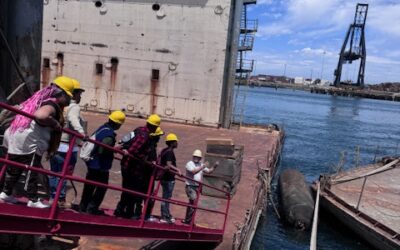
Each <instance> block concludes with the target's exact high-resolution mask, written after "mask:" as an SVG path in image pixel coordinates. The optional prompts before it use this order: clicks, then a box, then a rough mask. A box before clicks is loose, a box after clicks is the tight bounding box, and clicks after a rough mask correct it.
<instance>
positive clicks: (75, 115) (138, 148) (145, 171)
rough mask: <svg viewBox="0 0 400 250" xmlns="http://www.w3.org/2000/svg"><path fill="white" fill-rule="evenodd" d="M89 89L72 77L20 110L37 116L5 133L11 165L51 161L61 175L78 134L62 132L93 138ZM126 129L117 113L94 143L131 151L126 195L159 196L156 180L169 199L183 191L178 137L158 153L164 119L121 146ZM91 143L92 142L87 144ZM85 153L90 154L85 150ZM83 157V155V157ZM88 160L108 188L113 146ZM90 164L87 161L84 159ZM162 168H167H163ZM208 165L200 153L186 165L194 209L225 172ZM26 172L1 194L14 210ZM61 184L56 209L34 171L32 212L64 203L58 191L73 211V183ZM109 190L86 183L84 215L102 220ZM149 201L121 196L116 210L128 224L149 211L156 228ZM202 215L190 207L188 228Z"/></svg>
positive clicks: (154, 118) (9, 180) (91, 173)
mask: <svg viewBox="0 0 400 250" xmlns="http://www.w3.org/2000/svg"><path fill="white" fill-rule="evenodd" d="M84 91H85V90H84V89H82V88H81V86H80V83H79V82H78V81H77V80H75V79H72V78H70V77H66V76H60V77H57V78H56V79H54V80H53V82H52V84H51V85H50V86H48V87H45V88H43V89H41V90H39V91H37V92H35V93H34V95H33V96H32V97H30V98H29V99H27V100H26V101H25V102H23V103H22V104H20V109H21V110H22V111H24V112H26V113H28V114H31V115H33V117H34V119H33V120H32V119H30V118H28V117H26V116H22V115H17V116H16V117H15V118H14V120H13V121H12V123H11V124H10V126H9V127H8V128H7V130H6V131H5V134H4V140H3V146H4V147H5V148H6V149H7V157H8V159H9V160H11V161H15V162H18V163H22V164H24V165H29V166H32V167H39V168H41V167H42V165H41V161H42V157H43V155H46V156H47V159H49V160H50V169H51V171H53V172H55V173H58V174H60V173H61V172H62V171H63V165H64V162H65V159H66V156H67V152H68V151H69V149H70V146H71V144H70V143H71V139H72V137H73V135H71V134H69V133H61V128H63V127H64V128H68V129H71V130H73V131H75V132H77V133H80V134H82V135H83V136H84V137H86V138H88V136H89V135H88V134H87V132H86V128H85V126H84V120H83V119H82V116H81V114H80V106H79V102H80V100H81V95H82V93H83V92H84ZM124 122H125V114H124V112H123V111H121V110H116V111H113V112H112V113H111V114H110V115H109V116H108V121H107V122H106V123H104V124H103V125H101V126H100V127H98V128H97V129H96V130H95V132H94V133H93V134H92V135H91V136H90V138H91V139H95V140H96V141H98V142H100V143H102V144H105V145H108V146H109V147H113V148H116V149H119V150H122V152H124V155H123V158H122V160H121V174H122V188H124V189H128V190H132V191H135V192H140V193H143V194H146V193H147V192H148V190H149V188H150V190H151V191H152V193H153V189H154V181H153V182H152V183H150V182H151V176H152V175H155V176H156V177H157V179H158V180H159V181H160V184H161V187H162V198H164V199H166V200H167V199H170V198H171V197H172V193H173V190H174V186H175V175H176V174H178V175H182V173H181V171H180V170H179V168H177V164H176V157H175V153H174V149H176V148H177V147H178V137H177V135H176V134H173V133H170V134H168V135H167V136H166V139H165V143H166V147H165V148H164V149H163V150H161V152H160V154H157V143H158V142H159V140H160V137H161V136H162V135H164V132H163V131H162V130H161V127H160V123H161V119H160V117H159V116H158V115H156V114H152V115H150V116H149V117H148V118H147V120H146V125H145V126H141V127H138V128H136V129H134V130H133V131H132V132H131V133H129V134H128V135H126V136H124V137H123V138H122V140H121V141H119V142H117V140H116V133H115V131H116V130H118V129H119V128H120V127H121V126H122V124H123V123H124ZM80 143H81V141H80V140H75V143H74V144H73V148H72V154H71V157H70V160H69V163H68V169H67V173H68V174H72V173H73V171H74V167H75V165H76V162H77V159H78V152H79V144H80ZM85 143H88V142H85ZM82 151H83V150H82ZM81 155H82V152H81ZM89 156H90V157H88V158H85V163H86V166H87V173H86V180H89V181H94V182H100V183H103V184H108V181H109V170H110V169H111V167H112V163H113V159H114V152H113V151H112V150H109V149H107V148H106V147H102V146H99V145H97V144H93V145H92V147H91V149H90V152H89ZM82 159H83V158H82ZM155 164H157V165H159V166H161V168H158V167H155ZM208 165H209V164H208V163H207V162H206V163H203V162H202V153H201V151H200V150H198V149H197V150H195V151H194V152H193V155H192V160H191V161H189V162H188V163H187V164H186V177H188V178H187V179H186V188H185V191H186V194H187V196H188V199H189V203H190V204H192V205H193V204H194V203H195V201H196V199H197V195H198V193H199V183H201V181H202V176H203V173H204V172H205V173H210V172H212V171H214V169H215V167H217V166H218V162H216V163H215V164H214V166H212V167H208ZM24 171H25V170H24V169H22V168H18V167H15V166H8V167H7V170H6V175H5V180H4V187H3V190H2V192H1V193H0V200H2V201H3V202H8V203H17V202H18V200H17V199H16V198H15V197H14V196H13V189H14V187H15V184H16V183H17V182H18V180H19V178H20V176H21V175H22V173H23V172H24ZM59 181H60V178H59V177H57V176H50V178H49V187H50V199H49V202H48V204H46V203H45V202H43V201H42V200H41V199H39V198H38V192H37V191H38V173H37V172H35V171H28V172H27V173H26V180H25V190H26V194H27V197H28V199H29V201H28V203H27V206H28V207H34V208H48V207H49V206H50V205H51V204H52V203H53V202H54V199H55V198H56V192H57V189H58V187H59V185H61V189H60V195H59V198H58V204H57V205H58V206H59V207H62V208H67V207H69V206H70V204H67V202H66V180H64V181H63V182H62V183H61V184H60V183H59ZM106 191H107V188H106V187H104V186H99V185H92V184H89V183H85V184H84V187H83V191H82V197H81V201H80V204H79V210H80V211H81V212H84V213H89V214H96V215H101V214H103V213H104V212H103V210H101V209H99V207H100V205H101V203H102V201H103V199H104V197H105V194H106ZM144 201H145V199H144V197H143V196H141V195H134V194H131V193H128V192H121V197H120V201H119V202H118V204H117V207H116V208H115V210H114V215H115V216H117V217H123V218H133V219H138V218H140V217H141V216H142V213H143V212H144V213H145V215H144V217H145V219H146V220H148V221H156V220H157V219H156V218H155V217H153V216H151V213H152V210H153V207H154V200H152V199H149V200H148V203H147V209H146V211H142V210H143V203H144ZM194 211H195V209H194V208H193V207H188V208H187V211H186V217H185V219H184V220H182V223H185V224H190V223H191V221H192V218H193V213H194ZM160 222H162V223H174V222H175V218H174V217H173V216H172V215H171V212H170V207H169V203H168V202H165V201H163V202H161V218H160Z"/></svg>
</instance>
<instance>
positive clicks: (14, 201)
mask: <svg viewBox="0 0 400 250" xmlns="http://www.w3.org/2000/svg"><path fill="white" fill-rule="evenodd" d="M0 199H1V200H2V201H4V202H7V203H12V204H17V203H18V200H17V199H16V198H15V197H14V196H12V195H7V194H6V193H4V192H1V194H0Z"/></svg>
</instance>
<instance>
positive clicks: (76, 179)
mask: <svg viewBox="0 0 400 250" xmlns="http://www.w3.org/2000/svg"><path fill="white" fill-rule="evenodd" d="M0 162H2V163H5V164H6V165H13V166H15V167H18V168H23V169H26V170H31V171H34V172H38V173H41V174H47V175H52V176H55V177H59V178H62V177H63V175H62V174H58V173H56V172H53V171H51V170H47V169H42V168H37V167H33V166H28V165H25V164H22V163H19V162H14V161H10V160H6V159H3V158H0ZM65 177H66V178H65V179H68V180H73V181H78V182H82V183H87V184H92V185H96V186H100V187H105V188H109V189H113V190H117V191H121V192H126V193H130V194H134V195H138V196H141V197H145V198H152V199H155V200H158V201H165V202H169V203H172V204H175V205H178V206H184V207H193V208H196V207H195V206H194V205H191V204H189V203H186V202H182V201H179V200H174V199H169V200H168V199H164V198H161V197H157V196H147V194H143V193H140V192H137V191H133V190H130V189H125V188H120V187H118V186H115V185H112V184H104V183H101V182H97V181H91V180H86V179H84V178H81V177H76V176H73V175H68V174H66V175H65ZM197 209H200V210H204V211H208V212H213V213H218V214H225V213H224V212H221V211H218V210H212V209H208V208H202V207H197Z"/></svg>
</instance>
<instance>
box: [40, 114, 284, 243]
mask: <svg viewBox="0 0 400 250" xmlns="http://www.w3.org/2000/svg"><path fill="white" fill-rule="evenodd" d="M83 115H84V117H85V119H86V120H87V121H88V125H89V127H88V131H89V133H91V132H93V131H94V130H95V128H96V127H98V126H100V125H101V124H102V123H104V122H105V121H106V120H107V116H106V115H105V114H97V113H89V112H88V113H86V112H85V113H84V114H83ZM144 124H145V120H144V119H136V118H127V120H126V122H125V124H124V125H123V126H122V127H121V129H120V130H118V131H117V134H118V136H117V138H118V139H119V138H121V136H123V135H124V134H126V133H127V132H128V131H131V130H133V129H134V128H136V127H138V126H142V125H144ZM161 127H162V129H163V130H164V131H165V132H166V133H170V132H171V133H176V134H177V136H178V138H179V145H178V148H177V149H176V151H175V154H176V158H177V165H178V168H179V169H180V170H181V171H182V172H183V173H184V172H185V164H186V162H187V161H189V160H190V159H191V154H192V152H193V150H195V149H201V150H202V151H203V152H205V148H206V144H205V140H206V138H232V139H233V140H234V143H235V144H236V145H244V156H243V165H242V176H241V181H240V183H239V186H238V188H237V192H236V194H235V195H234V197H233V199H232V200H231V207H230V210H229V217H228V221H227V227H226V232H225V234H224V240H223V242H222V243H221V244H220V245H219V247H218V249H231V248H232V239H233V234H234V233H235V232H236V230H237V228H236V226H235V224H236V223H242V222H243V221H244V217H245V215H246V211H247V209H250V207H251V205H252V202H253V189H254V186H255V184H256V183H257V179H256V176H257V162H258V165H260V167H265V166H269V165H271V164H270V161H272V160H273V159H272V157H273V154H277V153H278V152H277V150H276V148H277V147H278V144H279V141H280V133H277V132H276V131H275V132H267V131H266V130H264V129H257V128H245V129H241V130H240V131H237V130H227V129H217V128H208V127H200V126H193V125H184V124H177V123H170V122H162V123H161ZM163 147H165V143H164V138H161V140H160V142H159V144H158V151H160V150H161V149H162V148H163ZM44 165H46V164H44ZM85 174H86V167H85V165H84V163H83V162H82V161H81V160H78V164H77V166H76V168H75V172H74V175H77V176H82V177H84V176H85ZM110 183H115V184H119V185H120V183H121V174H120V165H119V162H118V161H114V164H113V168H112V169H111V173H110ZM76 186H77V189H78V196H77V197H76V199H75V200H74V201H73V202H74V203H75V204H77V203H79V200H80V195H81V190H82V185H80V184H76ZM160 193H161V190H160V192H159V195H160ZM119 196H120V194H119V193H118V192H114V191H110V190H109V191H108V192H107V194H106V198H105V200H104V201H103V203H102V208H109V209H114V208H115V206H116V204H117V202H118V201H119ZM172 198H173V199H178V200H182V201H187V196H186V194H185V191H184V184H183V183H179V182H177V183H176V184H175V189H174V193H173V197H172ZM73 199H74V194H73V190H72V189H71V188H70V187H69V189H68V193H67V200H69V201H72V200H73ZM225 204H226V201H224V200H221V199H215V198H211V197H205V196H202V198H201V200H200V205H202V206H205V207H208V208H211V209H223V208H224V207H225ZM159 208H160V203H158V202H156V204H155V208H154V214H156V215H159V214H160V212H159V211H160V210H159ZM171 213H172V215H173V216H174V217H175V218H177V219H181V218H183V217H184V215H185V208H183V207H178V206H172V205H171ZM198 216H199V218H198V219H196V221H197V223H196V224H197V225H199V226H204V227H210V228H215V227H222V222H223V218H221V216H220V217H218V216H216V217H212V216H210V215H209V214H202V213H198ZM196 217H197V216H196ZM155 238H157V236H156V235H155ZM154 243H155V241H153V240H149V239H120V238H98V237H95V238H94V237H93V238H91V237H81V239H80V241H79V245H80V246H79V249H114V250H117V249H141V248H143V247H146V246H151V245H153V244H154ZM167 248H169V247H168V246H166V247H165V249H167ZM157 249H159V248H157ZM161 249H163V248H162V247H161Z"/></svg>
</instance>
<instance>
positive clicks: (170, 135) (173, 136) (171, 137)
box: [165, 133, 178, 141]
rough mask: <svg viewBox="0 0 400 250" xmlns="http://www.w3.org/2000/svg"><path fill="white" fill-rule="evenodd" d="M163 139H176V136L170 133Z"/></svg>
mask: <svg viewBox="0 0 400 250" xmlns="http://www.w3.org/2000/svg"><path fill="white" fill-rule="evenodd" d="M165 141H178V136H176V134H173V133H170V134H168V135H167V138H165Z"/></svg>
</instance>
